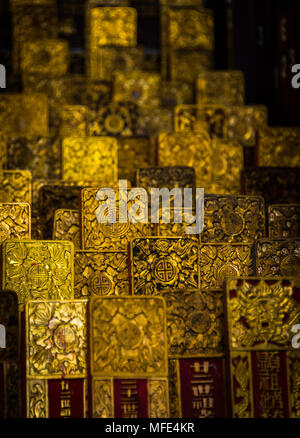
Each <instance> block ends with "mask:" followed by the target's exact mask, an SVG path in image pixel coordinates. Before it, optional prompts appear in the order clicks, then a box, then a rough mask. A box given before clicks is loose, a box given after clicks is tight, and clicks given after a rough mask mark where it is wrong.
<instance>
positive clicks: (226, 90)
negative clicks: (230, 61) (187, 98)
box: [196, 70, 245, 105]
mask: <svg viewBox="0 0 300 438" xmlns="http://www.w3.org/2000/svg"><path fill="white" fill-rule="evenodd" d="M196 93H197V104H198V105H205V104H222V105H244V99H245V81H244V75H243V73H242V72H241V71H234V70H231V71H230V70H229V71H208V72H203V73H201V74H199V76H198V78H197V83H196Z"/></svg>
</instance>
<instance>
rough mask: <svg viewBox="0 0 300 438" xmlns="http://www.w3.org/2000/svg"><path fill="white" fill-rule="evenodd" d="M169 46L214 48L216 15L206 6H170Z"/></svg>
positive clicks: (177, 47) (168, 18) (178, 47)
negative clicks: (192, 7)
mask: <svg viewBox="0 0 300 438" xmlns="http://www.w3.org/2000/svg"><path fill="white" fill-rule="evenodd" d="M167 15H168V17H167V20H168V43H167V44H168V46H170V47H172V48H176V49H191V48H196V47H201V48H202V49H206V50H213V49H214V16H213V12H212V11H211V10H210V9H205V8H197V9H196V8H195V9H191V8H186V9H185V8H168V10H167Z"/></svg>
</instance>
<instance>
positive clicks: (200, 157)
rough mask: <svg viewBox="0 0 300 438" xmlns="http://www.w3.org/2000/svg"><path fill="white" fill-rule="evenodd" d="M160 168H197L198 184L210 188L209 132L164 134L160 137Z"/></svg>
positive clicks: (210, 151)
mask: <svg viewBox="0 0 300 438" xmlns="http://www.w3.org/2000/svg"><path fill="white" fill-rule="evenodd" d="M158 143H159V147H158V165H159V166H189V167H195V171H196V179H197V184H201V186H200V187H204V188H206V187H209V184H210V182H211V172H212V168H211V165H210V163H211V158H212V147H211V140H210V137H209V135H208V133H207V132H205V131H202V132H188V131H186V132H175V133H163V134H161V135H160V136H159V140H158Z"/></svg>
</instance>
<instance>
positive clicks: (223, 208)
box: [201, 195, 265, 243]
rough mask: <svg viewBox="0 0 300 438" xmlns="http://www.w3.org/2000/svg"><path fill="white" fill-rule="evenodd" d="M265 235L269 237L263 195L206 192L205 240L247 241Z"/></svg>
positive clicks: (205, 241) (202, 240) (204, 241)
mask: <svg viewBox="0 0 300 438" xmlns="http://www.w3.org/2000/svg"><path fill="white" fill-rule="evenodd" d="M261 237H265V203H264V199H263V198H262V197H259V196H257V197H256V196H218V195H205V197H204V229H203V232H202V233H201V242H202V243H207V242H244V243H245V242H253V241H254V240H255V239H259V238H261Z"/></svg>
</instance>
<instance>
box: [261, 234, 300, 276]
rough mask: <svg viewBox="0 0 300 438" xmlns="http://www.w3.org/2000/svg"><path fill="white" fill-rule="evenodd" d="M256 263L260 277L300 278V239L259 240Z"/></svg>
mask: <svg viewBox="0 0 300 438" xmlns="http://www.w3.org/2000/svg"><path fill="white" fill-rule="evenodd" d="M255 263H256V274H257V275H258V276H260V277H272V276H276V275H277V276H279V277H300V239H260V240H258V241H257V242H256V246H255ZM299 284H300V282H299Z"/></svg>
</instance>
